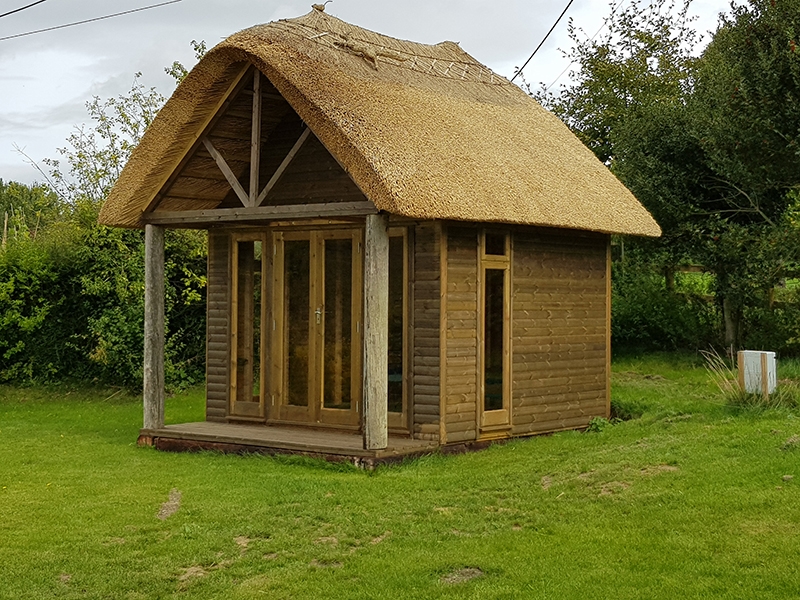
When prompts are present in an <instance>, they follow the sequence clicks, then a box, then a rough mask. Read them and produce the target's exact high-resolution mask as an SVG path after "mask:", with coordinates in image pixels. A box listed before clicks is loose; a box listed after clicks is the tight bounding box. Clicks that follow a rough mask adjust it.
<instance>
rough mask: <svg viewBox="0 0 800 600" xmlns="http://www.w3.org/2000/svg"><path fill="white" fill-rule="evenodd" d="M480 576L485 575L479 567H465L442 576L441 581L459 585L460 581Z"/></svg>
mask: <svg viewBox="0 0 800 600" xmlns="http://www.w3.org/2000/svg"><path fill="white" fill-rule="evenodd" d="M478 577H483V571H481V570H480V569H479V568H477V567H464V568H463V569H458V570H456V571H453V572H452V573H448V574H447V575H444V576H442V577H441V578H440V579H439V581H441V582H442V583H446V584H447V585H458V584H459V583H466V582H467V581H472V580H473V579H477V578H478Z"/></svg>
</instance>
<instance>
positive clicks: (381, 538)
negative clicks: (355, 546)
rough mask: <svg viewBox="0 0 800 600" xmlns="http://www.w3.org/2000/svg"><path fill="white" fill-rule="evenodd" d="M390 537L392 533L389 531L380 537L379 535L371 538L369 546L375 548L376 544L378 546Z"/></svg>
mask: <svg viewBox="0 0 800 600" xmlns="http://www.w3.org/2000/svg"><path fill="white" fill-rule="evenodd" d="M390 535H392V532H391V531H384V532H383V533H382V534H381V535H379V536H378V537H374V538H372V540H370V542H369V543H370V544H372V545H373V546H376V545H377V544H380V543H381V542H382V541H383V540H385V539H386V538H388V537H389V536H390Z"/></svg>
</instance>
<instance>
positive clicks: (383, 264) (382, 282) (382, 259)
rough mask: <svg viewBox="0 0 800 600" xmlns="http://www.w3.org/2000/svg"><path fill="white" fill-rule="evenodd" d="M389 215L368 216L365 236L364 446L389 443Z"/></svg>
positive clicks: (368, 447) (373, 448)
mask: <svg viewBox="0 0 800 600" xmlns="http://www.w3.org/2000/svg"><path fill="white" fill-rule="evenodd" d="M388 364H389V217H388V216H387V215H386V214H378V215H367V223H366V231H365V236H364V363H363V367H364V427H363V433H364V449H365V450H380V449H383V448H386V447H387V446H388V444H389V427H388V421H387V419H388V414H387V410H388V395H389V381H388V379H389V370H388Z"/></svg>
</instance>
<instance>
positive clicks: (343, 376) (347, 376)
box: [323, 238, 353, 410]
mask: <svg viewBox="0 0 800 600" xmlns="http://www.w3.org/2000/svg"><path fill="white" fill-rule="evenodd" d="M352 277H353V241H352V239H349V238H348V239H343V240H326V241H325V300H324V302H325V324H324V327H325V349H324V357H323V369H324V382H323V406H324V407H325V408H336V409H343V410H348V409H350V405H351V402H352V394H351V384H352V381H351V374H352V363H351V359H352V352H351V346H352V344H351V338H352V305H353V299H352V296H353V279H352Z"/></svg>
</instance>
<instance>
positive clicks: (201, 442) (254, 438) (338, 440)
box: [139, 421, 439, 468]
mask: <svg viewBox="0 0 800 600" xmlns="http://www.w3.org/2000/svg"><path fill="white" fill-rule="evenodd" d="M139 444H140V445H146V446H154V447H155V448H156V449H158V450H166V451H199V450H216V451H221V452H227V453H238V454H245V453H256V454H302V455H306V456H315V457H319V458H324V459H326V460H331V461H340V462H341V461H346V462H353V463H354V464H356V465H358V466H362V467H366V468H372V467H374V466H376V465H378V464H381V463H389V462H396V461H398V460H402V459H404V458H411V457H415V456H422V455H425V454H430V453H432V452H435V451H436V450H437V448H438V447H439V446H438V444H437V443H436V442H430V441H427V440H413V439H410V438H408V437H395V436H390V437H389V446H388V447H387V448H386V449H381V450H364V448H363V439H362V436H361V434H360V433H356V432H348V431H341V430H327V429H316V428H310V427H289V426H275V425H271V426H265V425H245V424H239V423H212V422H208V421H204V422H199V423H183V424H180V425H167V426H165V427H162V428H159V429H142V430H141V431H140V433H139Z"/></svg>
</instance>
